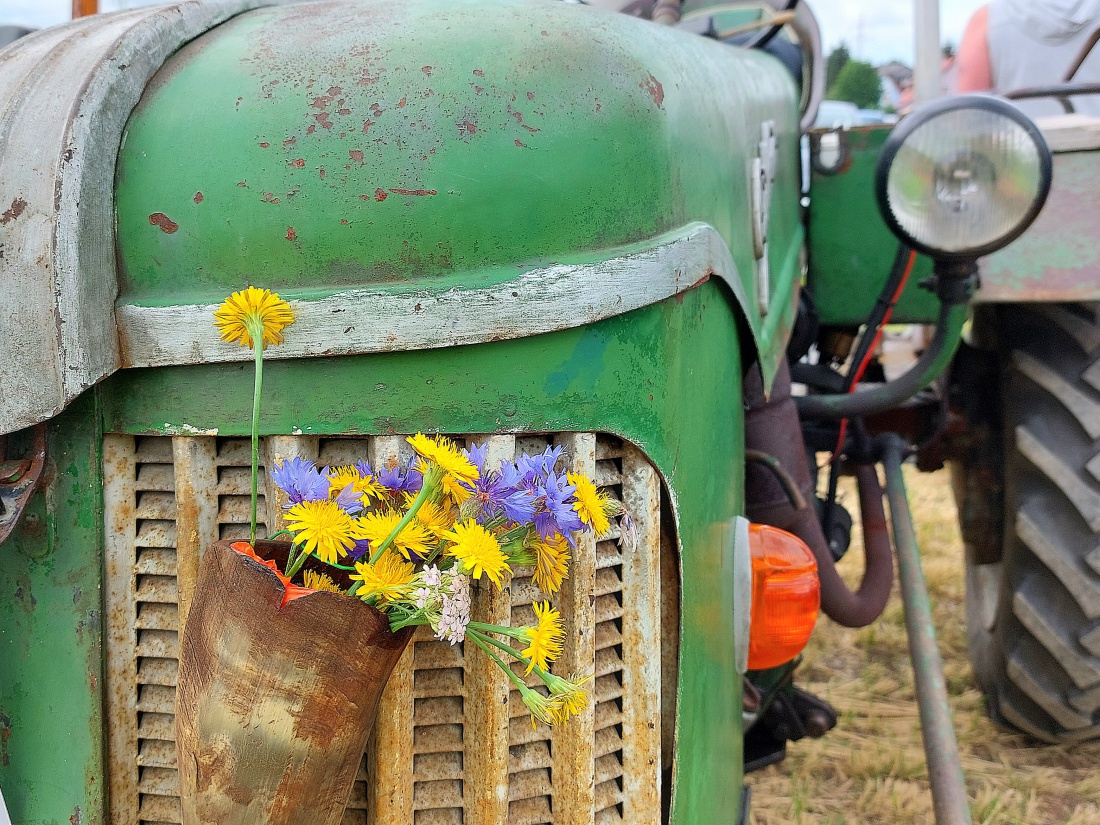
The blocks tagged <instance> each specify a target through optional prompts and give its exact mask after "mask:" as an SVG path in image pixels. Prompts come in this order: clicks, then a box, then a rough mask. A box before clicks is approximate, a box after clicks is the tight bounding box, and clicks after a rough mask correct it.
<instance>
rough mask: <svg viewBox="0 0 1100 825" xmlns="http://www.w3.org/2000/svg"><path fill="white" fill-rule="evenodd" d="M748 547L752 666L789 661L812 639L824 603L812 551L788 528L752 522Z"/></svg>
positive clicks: (752, 667)
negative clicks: (750, 572) (750, 575)
mask: <svg viewBox="0 0 1100 825" xmlns="http://www.w3.org/2000/svg"><path fill="white" fill-rule="evenodd" d="M749 551H750V555H751V557H752V625H751V630H750V632H749V670H765V669H767V668H770V667H777V666H778V665H781V664H784V663H786V662H789V661H790V660H791V659H793V658H794V657H795V656H797V655H798V654H799V653H801V652H802V649H803V648H804V647H806V643H807V642H809V641H810V634H811V633H812V632H813V629H814V623H815V622H816V621H817V612H818V608H819V607H820V605H821V584H820V582H819V581H818V578H817V561H816V560H815V559H814V554H813V553H812V552H810V548H809V547H807V546H806V544H805V542H803V541H802V539H800V538H799V537H798V536H795V535H792V534H791V533H788V532H787V531H786V530H780V529H779V528H778V527H771V526H769V525H767V524H750V525H749Z"/></svg>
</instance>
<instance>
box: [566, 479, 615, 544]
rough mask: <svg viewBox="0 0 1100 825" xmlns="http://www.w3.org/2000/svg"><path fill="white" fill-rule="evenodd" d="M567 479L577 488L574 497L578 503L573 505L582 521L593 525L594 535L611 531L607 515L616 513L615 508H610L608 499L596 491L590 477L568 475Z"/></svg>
mask: <svg viewBox="0 0 1100 825" xmlns="http://www.w3.org/2000/svg"><path fill="white" fill-rule="evenodd" d="M565 477H566V479H567V480H568V481H569V483H570V484H572V485H573V486H574V487H575V488H576V490H575V491H574V492H573V495H574V496H576V499H577V501H576V502H575V503H574V504H573V509H574V510H576V511H577V515H578V516H580V519H581V521H583V522H584V523H585V524H588V525H591V527H592V532H593V533H595V534H596V535H597V536H602V535H603V534H604V533H606V532H607V531H608V530H609V529H611V522H610V521H608V518H607V515H608V512H614V509H615V508H614V507H613V506H612V507H609V506H608V502H609V499H608V497H607V496H606V495H604V494H603V493H601V492H599V491H598V490H597V489H596V485H595V484H593V483H592V479H590V478H589V477H588V476H586V475H584V474H583V473H566V475H565Z"/></svg>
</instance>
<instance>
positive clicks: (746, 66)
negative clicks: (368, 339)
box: [117, 0, 803, 373]
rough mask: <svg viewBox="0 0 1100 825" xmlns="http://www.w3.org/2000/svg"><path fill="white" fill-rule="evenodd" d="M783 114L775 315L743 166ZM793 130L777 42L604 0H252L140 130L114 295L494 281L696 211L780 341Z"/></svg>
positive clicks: (167, 301)
mask: <svg viewBox="0 0 1100 825" xmlns="http://www.w3.org/2000/svg"><path fill="white" fill-rule="evenodd" d="M486 21H491V22H492V25H485V22H486ZM457 32H461V33H462V34H461V36H458V35H457V34H456V33H457ZM765 120H771V121H773V122H774V125H775V129H776V134H777V139H778V159H779V160H778V168H777V174H776V180H775V184H774V190H773V191H774V194H773V198H772V210H771V223H770V232H769V238H770V239H771V240H770V248H769V268H770V271H771V283H772V288H773V291H774V292H773V296H772V297H773V303H774V304H775V305H776V306H778V307H779V310H780V313H781V314H780V315H779V316H776V317H774V318H768V319H766V320H764V321H763V322H762V319H761V318H760V315H759V313H758V312H757V310H756V302H757V297H756V291H757V289H756V282H755V281H756V277H755V272H756V263H755V258H754V256H753V248H752V235H751V215H750V200H751V198H750V195H749V176H750V171H751V164H752V159H753V158H754V157H755V156H756V155H757V153H758V151H759V149H758V145H759V142H760V139H761V133H760V127H761V123H762V121H765ZM796 130H797V113H796V111H795V90H794V85H793V83H792V80H791V78H790V76H789V74H788V73H786V71H785V70H784V69H782V68H781V67H780V66H779V64H778V63H777V62H776V61H774V60H772V59H771V58H770V57H768V56H766V55H761V54H758V53H752V52H744V51H742V50H738V49H733V48H730V47H727V46H724V45H721V44H718V43H715V42H714V41H712V40H707V39H705V38H700V37H695V36H692V35H688V34H685V33H683V32H678V31H674V30H671V29H667V28H662V27H656V26H653V25H651V24H648V23H646V22H644V21H640V20H637V19H635V18H631V17H627V16H623V15H615V14H610V13H608V12H606V11H603V10H600V9H595V8H588V7H583V6H573V5H569V4H560V3H532V2H520V1H519V0H470V2H465V3H460V4H459V3H442V2H439V0H412V2H403V3H392V2H367V3H355V4H348V3H326V4H323V5H311V6H294V5H289V6H283V7H276V8H270V9H263V10H258V11H254V12H250V13H247V14H243V15H240V16H239V17H237V18H235V19H234V20H232V21H230V22H229V23H227V24H225V25H223V26H221V27H219V28H217V29H215V30H213V31H212V32H210V33H208V34H206V35H204V36H203V37H200V38H198V39H197V40H195V41H194V42H193V43H191V44H189V45H188V46H186V47H185V48H184V49H182V50H181V51H180V52H179V53H177V54H176V55H175V56H174V57H173V58H172V59H171V60H170V61H169V62H168V64H166V66H165V67H164V69H162V71H161V72H160V73H159V74H158V75H157V76H156V77H155V78H154V80H153V82H152V83H151V84H150V87H149V89H148V90H147V92H146V94H145V96H144V98H143V100H142V102H141V103H140V104H139V106H138V107H137V109H136V110H135V112H134V114H133V116H132V118H131V120H130V122H129V124H128V126H127V130H126V135H125V140H124V145H123V147H122V151H121V153H120V156H119V164H118V186H117V214H118V246H119V263H120V299H121V300H122V301H124V302H126V303H130V304H137V305H149V306H163V305H172V304H180V303H183V304H190V303H203V302H216V301H219V300H221V299H222V298H224V297H225V295H226V294H227V293H228V292H229V291H230V290H233V289H238V288H240V287H242V286H244V285H245V284H247V283H249V282H257V283H262V285H263V286H266V287H268V288H271V289H273V290H277V291H279V292H280V293H281V294H283V295H285V296H287V297H291V298H309V297H311V296H319V295H328V294H332V293H333V292H336V291H339V290H341V289H344V288H347V287H359V288H364V287H366V288H371V289H378V290H380V291H382V292H408V291H410V290H414V289H425V290H429V291H433V292H434V291H443V290H446V289H451V288H454V287H462V288H479V287H485V286H490V285H493V284H499V283H503V282H507V281H509V280H510V279H512V278H514V277H515V276H516V275H517V274H519V273H522V272H525V271H528V270H530V269H532V268H535V267H538V266H542V265H545V264H547V263H549V262H555V261H558V260H560V259H561V258H563V257H570V258H575V257H577V256H578V255H585V254H588V255H591V254H596V255H598V254H600V253H601V252H603V251H606V250H610V249H613V248H616V247H622V246H623V245H626V244H630V243H633V242H637V241H642V240H646V239H650V238H654V237H657V236H659V235H660V234H661V233H664V232H667V231H671V230H675V229H678V228H679V227H682V226H684V225H686V224H688V223H690V222H692V221H701V222H704V223H707V224H709V225H711V226H713V227H714V228H715V229H716V230H717V231H718V233H719V234H720V235H721V237H722V238H723V240H724V241H725V242H726V244H727V246H728V247H729V249H730V250H731V254H732V257H733V261H734V264H735V266H736V269H737V273H738V277H739V278H741V280H742V281H743V283H744V285H745V294H746V296H747V297H748V306H746V307H745V315H746V319H747V321H748V323H749V324H751V325H752V327H753V329H754V331H755V332H756V333H757V336H758V337H760V336H764V337H768V336H771V335H772V334H773V333H774V335H775V336H780V337H781V335H782V332H783V330H784V329H785V328H786V327H787V326H788V325H789V320H790V318H789V313H790V307H791V304H792V303H793V301H792V290H793V287H794V285H795V284H796V283H797V281H798V279H799V275H800V273H799V271H798V262H799V256H798V251H799V249H800V247H801V245H802V237H803V235H802V228H801V221H800V215H799V206H798V168H797V134H796ZM561 323H562V326H568V325H569V324H570V319H568V318H562V319H561ZM778 343H779V337H777V338H776V340H775V342H774V343H770V342H765V344H764V349H765V350H766V351H768V352H778V351H779V348H778ZM773 366H774V365H773V364H770V363H769V364H766V367H767V369H768V372H769V373H770V372H771V369H772V367H773Z"/></svg>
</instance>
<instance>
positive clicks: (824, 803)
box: [748, 467, 1100, 825]
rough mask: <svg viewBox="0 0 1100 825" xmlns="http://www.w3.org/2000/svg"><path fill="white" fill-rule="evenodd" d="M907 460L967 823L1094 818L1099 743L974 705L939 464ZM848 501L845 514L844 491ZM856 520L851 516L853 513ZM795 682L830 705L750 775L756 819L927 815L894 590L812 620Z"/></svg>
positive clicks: (951, 521)
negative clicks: (1030, 727) (930, 467)
mask: <svg viewBox="0 0 1100 825" xmlns="http://www.w3.org/2000/svg"><path fill="white" fill-rule="evenodd" d="M910 470H912V468H910V467H906V471H907V472H906V479H907V481H906V483H907V485H908V488H909V496H910V501H911V502H912V505H913V514H914V521H915V523H916V524H917V529H918V538H919V541H920V546H921V552H922V559H923V564H924V572H925V577H926V579H927V581H928V588H929V593H930V595H931V599H932V605H933V611H934V615H935V620H936V629H937V632H938V634H939V641H940V653H941V655H942V656H943V660H944V671H945V676H946V680H947V688H948V693H949V696H950V701H951V707H952V711H953V713H954V718H955V730H956V733H957V735H958V737H959V744H960V749H961V752H962V760H963V771H964V772H965V774H966V781H967V788H968V790H969V794H970V802H971V815H972V817H973V820H974V822H975V823H976V825H1001V823H1006V824H1007V823H1026V825H1048V823H1049V824H1050V825H1054V824H1055V823H1058V824H1060V823H1066V824H1067V825H1097V824H1098V823H1100V771H1098V770H1097V765H1098V764H1100V743H1091V744H1086V745H1076V746H1072V747H1070V746H1063V747H1051V746H1037V745H1036V744H1035V743H1034V742H1033V741H1031V740H1028V739H1026V738H1025V737H1022V736H1019V735H1015V734H1012V733H1009V732H1007V731H1005V730H1003V729H1001V728H999V727H997V726H996V725H994V724H993V723H992V722H991V721H990V720H989V719H988V718H987V717H986V716H985V713H984V711H983V701H982V696H981V694H980V693H979V692H978V688H977V685H976V684H975V682H974V678H973V675H972V674H971V672H970V666H969V664H968V662H967V653H966V630H965V620H964V608H963V562H962V558H963V554H962V547H961V544H960V540H959V535H958V530H957V528H956V522H955V506H954V502H953V500H952V497H951V491H950V485H949V479H948V475H947V472H946V471H941V472H939V473H934V474H929V475H924V474H921V473H918V472H916V471H915V470H913V471H912V472H909V471H910ZM845 494H846V503H847V504H849V506H850V509H851V510H852V512H853V515H854V516H855V515H856V513H857V511H858V505H856V503H855V501H856V499H855V493H854V490H853V489H851V488H846V489H845ZM857 520H858V517H857ZM840 567H841V570H842V572H843V573H844V574H845V577H846V578H848V580H849V582H850V583H851V582H852V577H853V575H858V571H859V570H861V569H862V547H861V546H860V544H859V541H858V537H856V538H855V540H854V541H853V547H852V549H851V550H850V551H849V553H848V555H847V556H846V557H845V558H844V560H843V561H842V562H841V565H840ZM796 682H797V684H799V685H800V686H801V687H803V688H805V689H806V690H809V691H811V692H812V693H815V694H816V695H818V696H821V697H823V698H825V699H827V700H828V701H829V702H831V703H832V704H833V706H834V707H835V708H836V709H837V712H838V713H839V714H840V722H839V723H838V724H837V727H836V728H835V729H834V730H833V731H831V732H830V733H828V734H826V736H825V737H824V738H823V739H819V740H812V739H804V740H802V741H801V742H795V743H791V744H790V745H789V746H788V751H787V754H788V755H787V759H786V761H784V762H782V763H780V764H778V765H775V766H772V767H770V768H767V769H765V770H762V771H759V772H757V773H755V774H752V775H750V777H749V780H748V781H749V784H751V785H752V787H753V798H752V803H753V804H752V808H753V814H752V819H751V822H752V823H754V825H819V824H820V825H849V823H851V824H852V825H856V823H859V824H861V825H862V824H863V823H866V824H867V825H877V823H882V824H883V825H887V824H888V825H895V824H896V823H932V822H933V821H934V817H933V814H932V799H931V795H930V792H929V787H928V781H927V774H926V771H925V762H924V750H923V747H922V744H921V736H920V724H919V717H918V713H917V704H916V697H915V694H914V691H913V674H912V670H911V669H910V664H909V654H908V648H907V646H906V636H905V622H904V617H903V614H902V606H901V599H900V597H899V596H898V594H897V585H896V584H895V586H894V594H893V595H892V596H891V599H890V603H889V604H888V605H887V608H886V612H885V613H884V614H883V616H882V618H880V619H879V621H878V622H876V623H875V624H873V625H872V626H871V627H868V628H864V629H862V630H847V629H845V628H842V627H838V626H836V625H834V624H833V623H832V622H830V621H829V620H828V619H826V618H824V617H823V618H822V619H820V620H819V623H818V627H817V630H816V632H815V634H814V638H813V640H812V641H811V642H810V646H809V648H808V649H807V651H806V655H805V660H804V662H803V664H802V666H801V667H800V668H799V671H798V672H797V674H796Z"/></svg>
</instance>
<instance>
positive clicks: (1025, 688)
mask: <svg viewBox="0 0 1100 825" xmlns="http://www.w3.org/2000/svg"><path fill="white" fill-rule="evenodd" d="M998 312H999V314H998V316H997V317H998V326H999V338H1000V340H1002V341H1004V342H1006V343H1007V344H1008V345H1009V346H1008V348H1007V350H1006V356H1007V357H1005V358H1004V359H1003V360H1002V362H1001V364H1002V370H1003V372H1002V377H1003V381H1002V386H1003V392H1002V395H1001V398H1002V399H1003V402H1004V413H1005V420H1004V435H1005V441H1004V442H1003V443H1004V445H1005V455H1004V475H1003V477H1002V479H1001V480H1002V481H1003V484H1004V491H1005V497H1004V512H1005V514H1006V516H1008V518H1006V521H1005V530H1004V541H1003V546H1002V554H1001V558H1000V562H999V563H1000V565H1001V569H1002V570H1003V575H1002V577H1001V591H1000V594H1001V595H1000V599H999V602H998V606H997V618H996V622H995V625H994V627H993V629H992V630H991V631H984V629H982V628H976V627H975V628H974V629H973V630H972V629H971V628H970V627H968V635H969V634H974V640H973V642H972V643H971V645H970V647H971V652H972V662H973V664H974V668H975V673H976V674H977V675H978V680H979V683H980V684H981V686H982V688H983V690H985V692H986V695H987V698H988V700H989V705H990V712H991V714H992V715H993V716H994V718H996V719H999V720H1001V721H1003V722H1004V723H1006V724H1008V725H1010V726H1012V727H1015V728H1017V729H1019V730H1021V731H1023V732H1024V733H1026V734H1028V735H1030V736H1032V737H1035V738H1036V739H1040V740H1042V741H1044V742H1079V741H1085V740H1089V739H1096V738H1100V622H1098V621H1097V620H1098V619H1100V304H1096V303H1093V304H1087V305H1085V304H1078V305H1042V306H1038V305H1031V306H1028V305H1016V306H1012V307H1001V308H1000V309H999V311H998ZM1009 352H1010V354H1008V353H1009ZM971 564H972V565H974V566H975V567H976V566H977V565H976V563H975V562H971ZM967 575H968V583H969V582H970V581H971V579H972V578H973V574H972V572H971V571H968V574H967ZM967 595H968V616H971V615H977V611H972V610H971V607H970V604H969V600H970V599H971V593H970V592H969V591H968V594H967ZM983 642H984V646H983ZM982 650H988V651H989V653H988V654H986V655H981V656H979V657H978V658H975V657H974V652H975V651H982Z"/></svg>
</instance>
